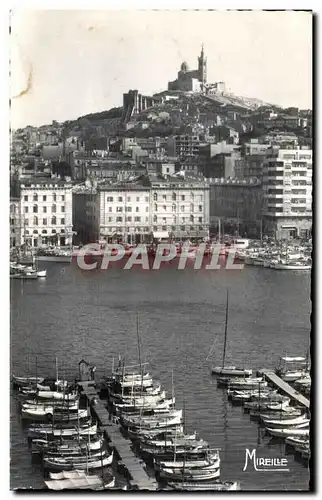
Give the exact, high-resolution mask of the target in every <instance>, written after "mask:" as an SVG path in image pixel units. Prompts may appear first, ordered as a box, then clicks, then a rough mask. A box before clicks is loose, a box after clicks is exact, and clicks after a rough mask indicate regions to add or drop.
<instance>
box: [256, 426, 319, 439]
mask: <svg viewBox="0 0 322 500" xmlns="http://www.w3.org/2000/svg"><path fill="white" fill-rule="evenodd" d="M266 429H267V430H268V432H269V433H270V434H271V435H272V436H275V437H282V438H283V437H290V436H309V435H310V429H300V428H297V427H290V428H289V429H285V428H284V429H278V428H275V429H274V428H270V427H267V428H266Z"/></svg>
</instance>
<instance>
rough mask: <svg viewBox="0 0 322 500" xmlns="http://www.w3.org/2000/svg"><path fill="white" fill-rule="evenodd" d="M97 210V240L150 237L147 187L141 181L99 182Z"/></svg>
mask: <svg viewBox="0 0 322 500" xmlns="http://www.w3.org/2000/svg"><path fill="white" fill-rule="evenodd" d="M98 210H99V218H98V233H99V240H100V241H108V240H110V239H120V240H122V241H125V242H129V243H139V242H145V241H149V239H150V232H151V223H152V222H151V221H152V214H151V196H150V187H149V186H144V185H143V184H142V182H141V181H133V182H119V183H114V184H111V185H107V184H106V185H104V184H103V185H100V186H98Z"/></svg>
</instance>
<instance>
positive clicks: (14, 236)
mask: <svg viewBox="0 0 322 500" xmlns="http://www.w3.org/2000/svg"><path fill="white" fill-rule="evenodd" d="M20 210H21V205H20V199H19V198H15V197H12V198H10V216H9V222H10V248H12V247H15V246H19V245H20V242H21V233H22V230H23V229H22V227H21V213H20Z"/></svg>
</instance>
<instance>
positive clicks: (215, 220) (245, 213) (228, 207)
mask: <svg viewBox="0 0 322 500" xmlns="http://www.w3.org/2000/svg"><path fill="white" fill-rule="evenodd" d="M262 206H263V189H262V185H261V182H260V181H259V180H258V179H256V178H254V179H244V180H241V179H224V178H221V179H210V225H211V231H212V232H213V233H217V232H218V228H219V219H220V222H221V231H222V234H224V233H225V231H226V232H227V233H233V232H237V234H238V233H242V234H245V233H246V234H247V236H252V235H254V236H256V235H259V233H260V231H261V219H262Z"/></svg>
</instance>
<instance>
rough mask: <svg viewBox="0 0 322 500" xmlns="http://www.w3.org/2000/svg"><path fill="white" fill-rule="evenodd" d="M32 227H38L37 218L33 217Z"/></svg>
mask: <svg viewBox="0 0 322 500" xmlns="http://www.w3.org/2000/svg"><path fill="white" fill-rule="evenodd" d="M34 226H38V217H34Z"/></svg>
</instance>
